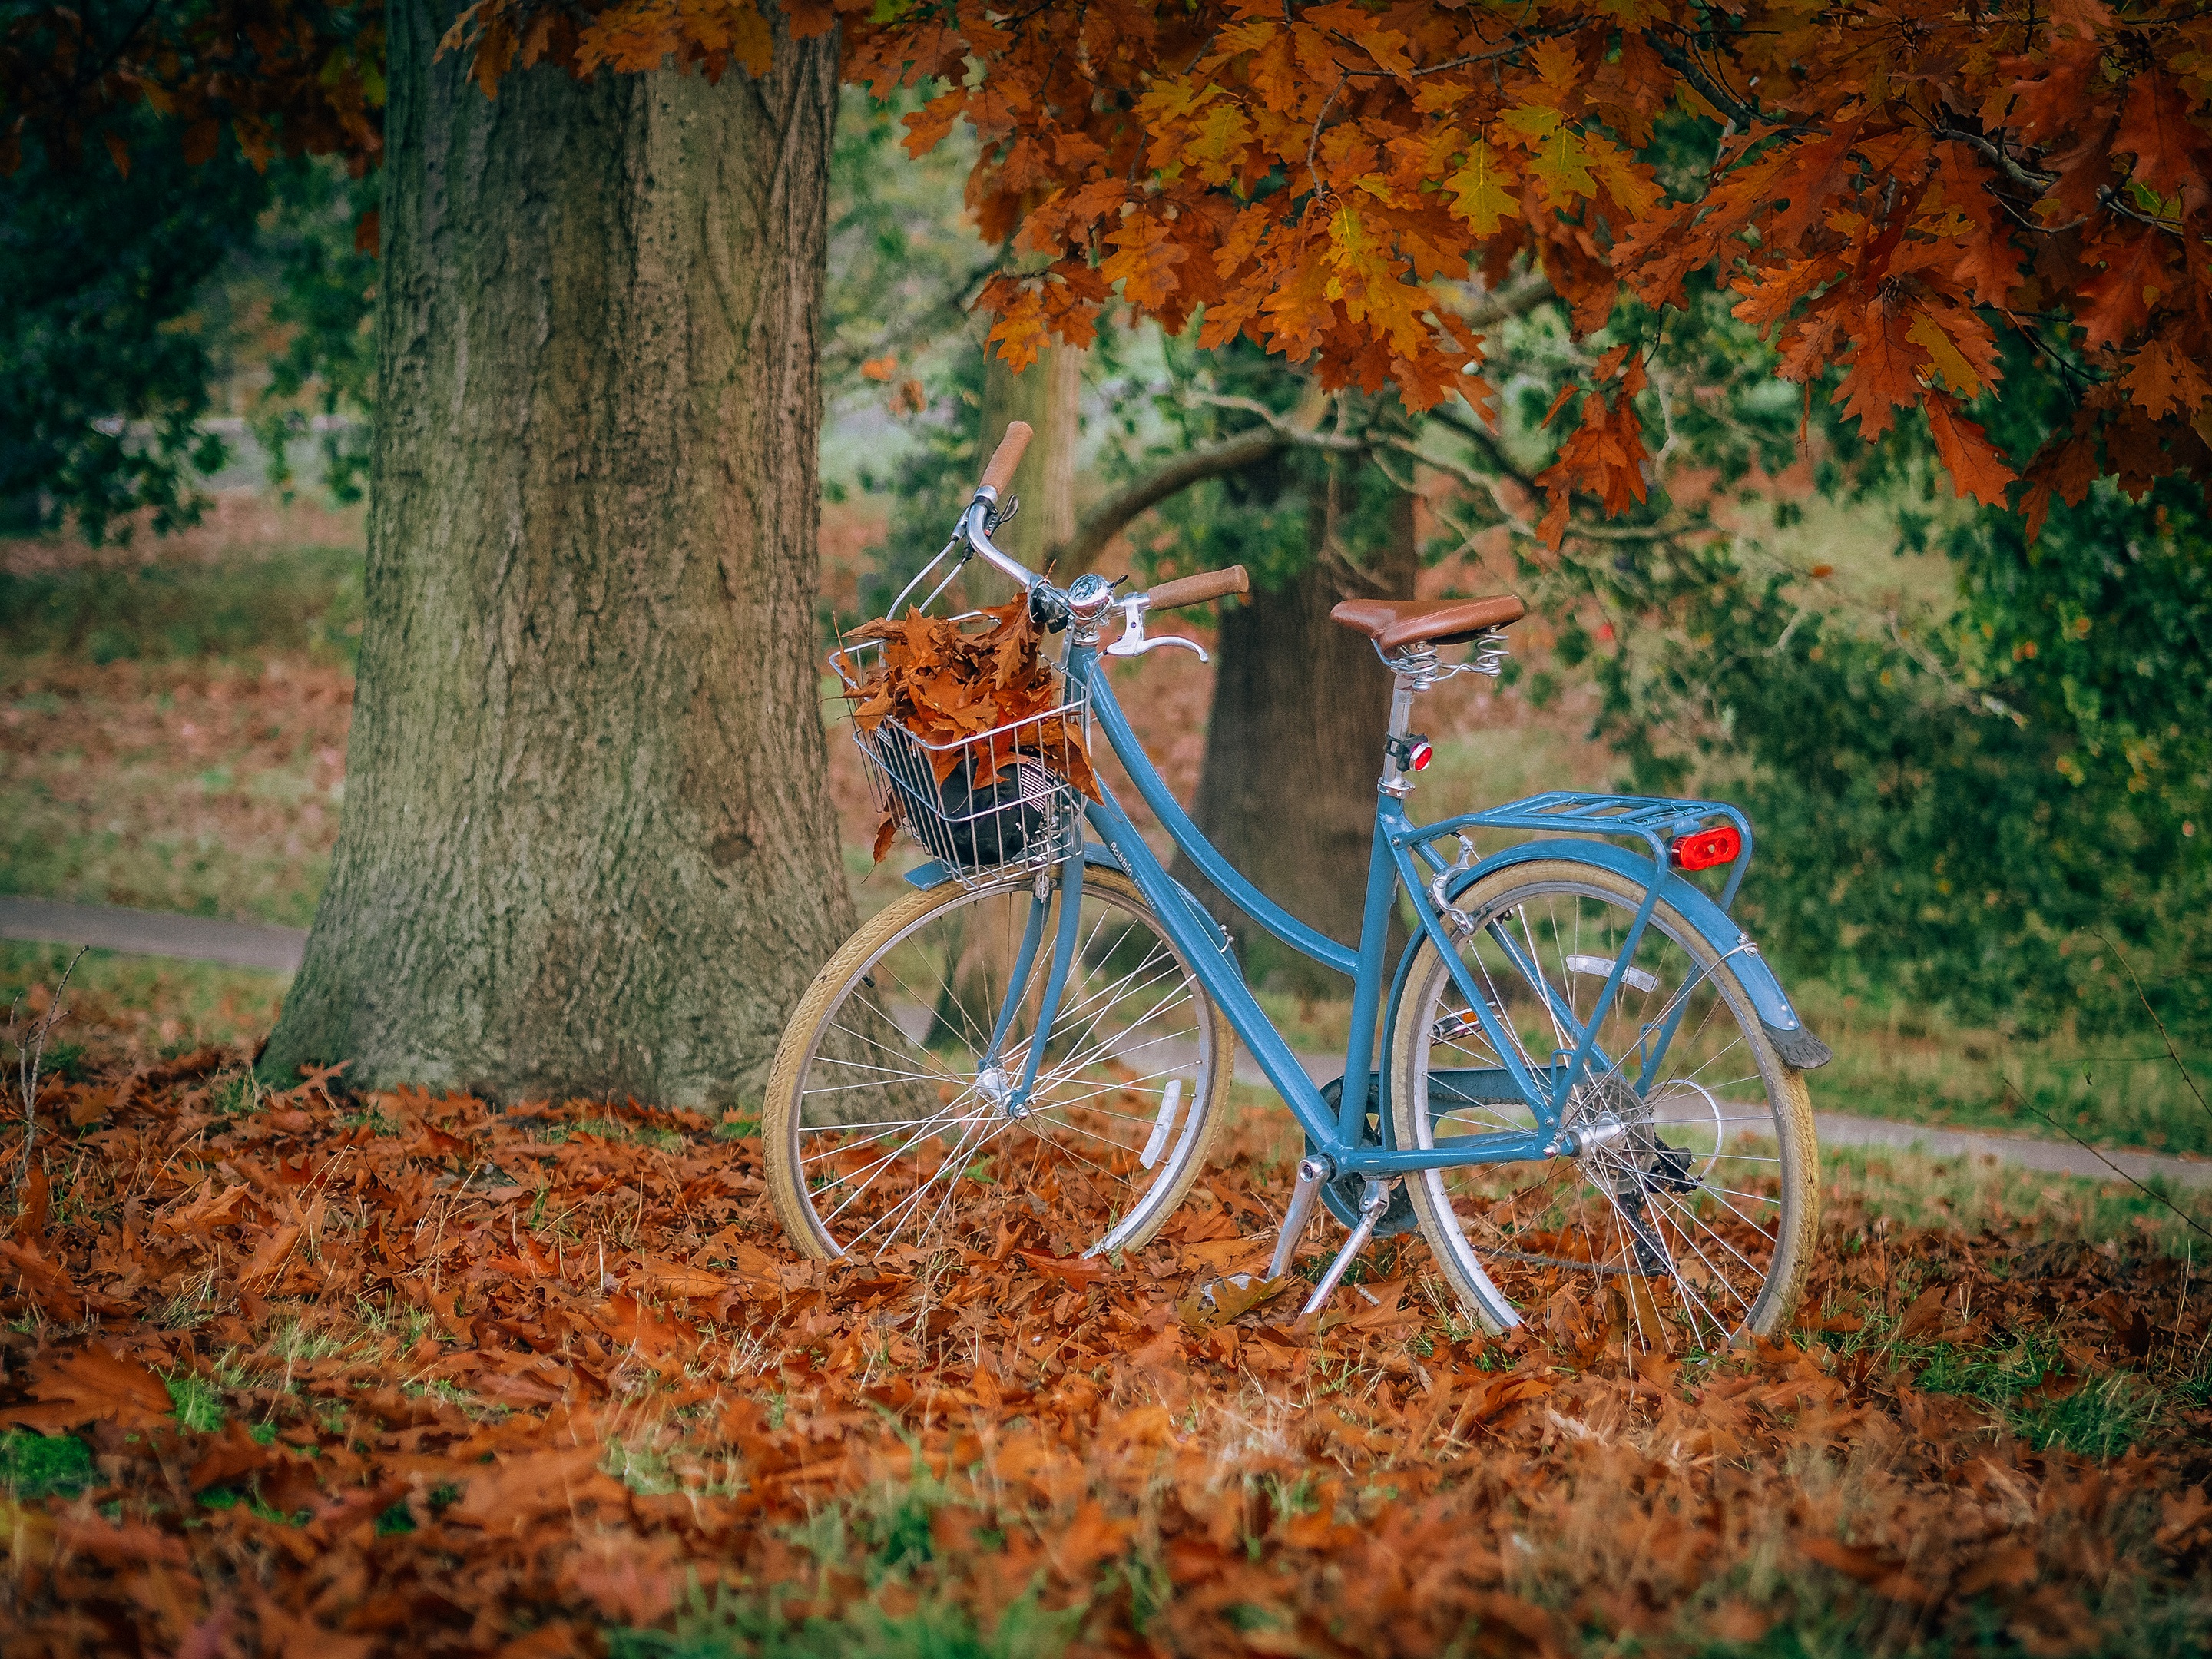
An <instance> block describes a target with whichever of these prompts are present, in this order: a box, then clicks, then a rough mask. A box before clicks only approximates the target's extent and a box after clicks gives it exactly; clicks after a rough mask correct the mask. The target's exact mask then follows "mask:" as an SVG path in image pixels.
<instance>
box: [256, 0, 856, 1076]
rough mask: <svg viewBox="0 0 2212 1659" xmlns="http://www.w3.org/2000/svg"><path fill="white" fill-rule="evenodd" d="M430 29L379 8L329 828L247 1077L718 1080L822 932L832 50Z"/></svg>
mask: <svg viewBox="0 0 2212 1659" xmlns="http://www.w3.org/2000/svg"><path fill="white" fill-rule="evenodd" d="M764 10H768V11H770V15H773V13H772V10H771V9H768V8H764ZM388 15H389V18H390V63H389V77H388V78H389V84H390V87H391V99H392V101H391V106H390V109H389V112H388V125H387V127H386V143H387V145H388V147H389V148H388V149H387V152H386V161H385V179H386V184H385V204H384V210H383V228H384V239H385V240H384V247H385V252H384V260H383V269H382V270H381V272H380V295H379V299H378V319H377V322H378V331H379V340H378V344H379V353H380V386H379V389H378V397H379V411H380V412H379V419H378V427H377V435H376V450H375V462H374V492H375V493H374V510H373V513H372V514H371V519H370V526H369V552H368V585H367V592H366V618H365V624H364V628H363V632H362V651H361V666H360V678H359V690H358V691H357V694H356V711H355V720H354V727H353V738H352V744H351V750H350V753H349V770H348V775H347V798H346V805H345V822H344V827H343V832H342V834H341V836H340V838H339V842H338V848H337V856H336V859H335V861H334V864H333V867H332V871H331V884H330V887H329V890H327V891H326V892H325V895H324V897H323V901H322V904H321V907H320V908H319V910H318V911H317V913H316V916H315V926H314V930H313V934H312V936H311V938H310V939H309V941H308V945H307V960H306V963H305V965H304V966H303V967H302V969H301V974H300V976H299V979H298V981H296V982H295V985H294V987H293V988H292V991H291V994H289V996H288V997H287V999H286V1000H285V1006H284V1013H283V1020H282V1021H281V1023H280V1024H279V1025H278V1028H277V1030H276V1035H275V1036H274V1037H273V1038H272V1039H271V1041H270V1048H269V1050H268V1053H267V1054H266V1056H265V1057H264V1073H265V1074H267V1075H270V1076H271V1077H272V1078H281V1079H289V1077H290V1076H292V1075H294V1074H295V1069H296V1067H297V1066H300V1065H301V1063H303V1062H307V1061H334V1060H341V1059H348V1060H351V1061H352V1062H353V1065H352V1068H351V1069H350V1070H349V1072H348V1073H346V1077H347V1080H348V1081H349V1082H352V1083H355V1084H370V1085H389V1084H396V1083H400V1082H416V1083H422V1084H425V1085H430V1086H433V1087H448V1086H452V1087H465V1088H471V1089H477V1090H482V1091H487V1092H489V1093H490V1094H492V1095H494V1096H495V1097H509V1098H512V1097H519V1096H532V1095H540V1096H551V1097H567V1096H581V1095H622V1094H625V1093H628V1094H635V1095H636V1096H637V1097H640V1098H641V1099H647V1100H653V1101H659V1102H665V1103H677V1104H687V1105H690V1104H704V1103H727V1102H732V1101H738V1100H744V1099H747V1098H750V1097H756V1096H757V1091H758V1089H759V1086H760V1083H761V1080H762V1079H763V1077H764V1075H765V1073H766V1069H767V1066H768V1063H769V1058H770V1055H771V1054H772V1052H773V1050H774V1048H775V1041H776V1037H777V1035H778V1032H779V1030H780V1029H781V1024H782V1022H783V1019H784V1016H785V1013H786V1012H787V1009H788V1008H789V1007H790V1006H792V1005H793V1003H794V1002H795V1001H796V1000H797V999H798V997H799V993H800V992H801V991H802V990H803V989H804V988H805V986H806V984H807V982H808V981H809V980H810V979H811V976H812V975H813V974H814V972H815V970H816V969H817V967H818V965H819V964H820V963H822V961H823V959H824V958H825V957H828V956H829V953H830V952H831V951H832V950H834V949H835V947H836V945H837V944H838V942H839V941H840V940H841V939H842V938H843V937H844V936H845V935H846V934H847V933H848V932H849V931H850V929H851V927H852V923H853V910H852V907H851V902H850V899H849V896H848V890H847V886H846V881H845V876H844V872H843V869H842V860H841V859H840V856H839V851H838V847H837V842H836V829H835V820H834V818H833V816H832V813H831V810H830V805H829V796H828V792H827V789H826V787H825V768H826V749H825V744H824V739H823V728H822V722H821V718H820V714H819V712H818V707H817V696H818V685H819V675H818V671H817V669H818V665H817V661H816V655H815V643H816V638H815V619H814V593H815V585H816V531H817V518H818V501H817V483H816V464H817V437H818V431H819V425H820V418H821V399H820V395H819V391H818V387H817V370H816V349H817V339H816V334H817V319H818V314H819V310H820V304H821V295H822V281H823V244H824V240H825V224H826V218H825V216H826V212H827V201H828V190H827V180H828V166H829V139H830V125H831V122H832V119H833V118H834V116H835V113H836V96H837V78H836V70H837V43H836V37H835V36H834V35H831V36H828V37H823V38H818V39H815V40H805V41H794V40H792V39H791V38H790V37H789V34H788V32H787V29H786V27H785V26H784V24H783V22H782V21H781V19H780V18H776V19H775V22H774V27H775V70H774V71H773V73H771V74H770V75H769V76H768V77H767V78H766V79H764V80H761V81H753V80H750V79H749V78H748V77H747V76H745V75H744V73H743V72H742V71H739V70H732V71H731V72H730V73H729V74H728V75H726V76H725V77H724V78H723V80H722V82H721V84H720V86H719V87H715V86H709V85H708V83H707V82H706V81H705V79H704V78H703V77H702V76H697V75H688V76H687V75H681V74H677V73H673V72H659V73H654V74H649V75H635V76H629V75H623V76H617V75H612V74H607V73H604V72H603V73H601V74H599V76H596V77H594V78H593V79H592V80H590V81H588V82H575V81H573V80H571V79H570V78H569V77H568V76H567V75H566V74H565V73H563V72H562V71H559V70H553V69H550V68H539V69H534V70H526V71H522V72H520V73H518V74H515V75H513V76H510V77H509V78H508V79H507V81H506V82H504V83H503V84H502V85H501V88H500V91H499V95H498V97H497V99H496V100H492V99H488V98H486V97H485V96H484V95H483V93H482V92H480V91H478V90H477V88H475V87H474V86H473V85H471V83H470V82H467V81H466V80H465V78H464V76H463V64H462V61H461V58H459V56H458V55H455V54H448V55H447V56H446V57H444V58H438V57H437V55H436V54H437V47H438V42H439V40H440V38H441V35H442V34H443V33H444V32H445V30H446V28H447V26H448V25H449V23H450V22H451V21H452V17H453V0H403V3H398V4H395V5H394V6H393V7H392V9H391V11H390V12H389V14H388Z"/></svg>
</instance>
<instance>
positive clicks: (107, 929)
mask: <svg viewBox="0 0 2212 1659" xmlns="http://www.w3.org/2000/svg"><path fill="white" fill-rule="evenodd" d="M0 939H37V940H49V941H52V942H55V943H59V944H65V945H95V946H97V947H99V948H100V949H101V950H106V951H131V952H133V953H135V954H137V955H141V956H157V957H189V958H192V959H195V960H197V961H201V962H220V963H228V965H229V966H231V967H234V968H266V969H275V970H276V971H278V972H280V973H288V974H289V973H295V972H296V971H298V969H299V966H300V956H301V951H303V950H304V949H305V948H306V945H307V933H306V932H305V931H304V930H302V929H301V928H297V927H258V926H255V925H254V924H252V923H251V922H242V921H210V919H208V918H206V917H204V916H178V915H162V914H160V913H158V912H155V911H151V910H125V909H122V908H118V907H116V906H114V905H106V904H58V903H55V902H52V900H49V899H27V898H0ZM1298 1060H1299V1062H1300V1063H1301V1064H1302V1065H1304V1067H1305V1068H1306V1071H1307V1073H1308V1074H1309V1075H1310V1076H1311V1077H1312V1078H1313V1079H1314V1080H1315V1081H1316V1083H1321V1082H1326V1081H1327V1080H1328V1079H1330V1078H1333V1077H1334V1076H1335V1075H1336V1074H1337V1073H1338V1072H1339V1071H1340V1070H1341V1069H1342V1068H1343V1064H1344V1062H1343V1060H1342V1059H1341V1058H1340V1057H1336V1056H1330V1055H1323V1054H1300V1055H1299V1056H1298ZM1237 1075H1238V1076H1239V1077H1242V1078H1246V1079H1253V1080H1255V1081H1256V1080H1258V1079H1260V1078H1261V1075H1262V1074H1261V1070H1260V1063H1259V1061H1258V1060H1255V1059H1254V1058H1253V1056H1252V1054H1251V1052H1250V1051H1249V1049H1244V1048H1239V1049H1238V1051H1237ZM1813 1121H1814V1127H1816V1128H1817V1129H1818V1131H1819V1133H1820V1140H1821V1143H1822V1144H1823V1145H1825V1146H1893V1147H1896V1148H1897V1149H1899V1151H1917V1152H1923V1153H1926V1154H1927V1155H1929V1157H1932V1158H1996V1159H1997V1160H1999V1161H2000V1162H2002V1163H2005V1164H2013V1165H2015V1167H2017V1168H2020V1169H2023V1170H2044V1171H2045V1172H2047V1173H2049V1174H2051V1175H2065V1176H2086V1177H2087V1178H2088V1179H2090V1180H2093V1181H2111V1180H2114V1179H2116V1178H2117V1177H2116V1176H2114V1175H2113V1173H2112V1165H2118V1167H2119V1169H2121V1170H2124V1171H2125V1172H2126V1173H2127V1174H2128V1175H2130V1176H2133V1177H2134V1178H2135V1179H2136V1180H2137V1181H2148V1180H2149V1179H2151V1177H2152V1176H2165V1177H2166V1179H2167V1180H2168V1181H2171V1182H2173V1184H2174V1185H2176V1186H2177V1187H2189V1188H2212V1158H2169V1157H2166V1156H2165V1155H2163V1154H2161V1153H2157V1152H2117V1151H2115V1152H2107V1153H2106V1154H2105V1155H2104V1157H2105V1158H2110V1159H2111V1160H2112V1165H2108V1164H2106V1162H2105V1161H2104V1158H2100V1157H2099V1156H2098V1155H2097V1154H2096V1153H2094V1152H2089V1151H2087V1150H2086V1149H2085V1148H2082V1147H2080V1146H2075V1145H2074V1144H2073V1143H2072V1142H2071V1141H2065V1140H2044V1139H2038V1138H2036V1137H2034V1136H2032V1135H2014V1134H2000V1133H1992V1132H1990V1131H1987V1130H1972V1129H1937V1128H1930V1127H1927V1126H1925V1125H1923V1124H1918V1123H1911V1122H1905V1121H1900V1120H1898V1119H1893V1118H1878V1117H1847V1116H1844V1115H1843V1114H1841V1113H1838V1112H1816V1113H1814V1116H1813Z"/></svg>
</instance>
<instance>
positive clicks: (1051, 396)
mask: <svg viewBox="0 0 2212 1659" xmlns="http://www.w3.org/2000/svg"><path fill="white" fill-rule="evenodd" d="M984 349H985V350H986V351H987V353H988V354H989V355H988V356H987V357H986V358H985V360H984V365H983V453H985V454H986V455H987V454H989V453H991V452H992V451H993V450H994V449H996V448H997V447H999V440H1000V438H1003V437H1004V436H1006V422H1009V421H1027V422H1029V423H1030V425H1031V426H1032V427H1034V428H1036V438H1035V439H1033V440H1032V441H1030V447H1029V453H1027V454H1025V455H1024V456H1023V457H1022V464H1021V465H1019V466H1018V467H1017V468H1015V469H1014V480H1013V483H1012V486H1011V493H1012V494H1013V495H1018V496H1020V497H1021V501H1022V510H1021V511H1020V512H1019V513H1017V514H1015V515H1014V520H1013V522H1012V523H1011V524H1009V525H1007V526H1006V529H1005V530H1004V531H1003V532H1000V533H999V534H997V535H994V537H993V538H992V539H993V540H994V541H995V542H997V543H998V544H999V545H1000V547H1002V548H1004V549H1006V551H1007V552H1009V553H1011V554H1012V555H1013V556H1015V557H1016V558H1018V559H1019V560H1020V561H1021V562H1023V563H1024V564H1025V565H1028V566H1029V567H1030V568H1031V569H1032V570H1036V569H1042V568H1043V566H1044V562H1045V559H1046V556H1048V553H1049V551H1050V550H1052V549H1053V548H1054V547H1057V546H1058V545H1060V544H1061V543H1063V542H1065V541H1066V540H1067V539H1068V538H1070V537H1072V536H1073V535H1074V533H1075V453H1076V449H1077V447H1078V444H1079V441H1080V440H1081V438H1082V416H1083V359H1084V356H1085V354H1084V353H1083V352H1082V351H1081V350H1079V349H1077V348H1076V347H1074V346H1071V345H1066V344H1063V343H1061V342H1060V341H1058V340H1054V341H1052V342H1050V343H1048V344H1047V345H1046V346H1045V348H1044V350H1043V352H1042V355H1040V356H1038V358H1037V360H1036V362H1033V363H1031V364H1030V366H1029V367H1028V368H1025V369H1024V370H1023V371H1022V372H1021V373H1020V374H1015V373H1014V372H1013V371H1012V369H1010V368H1007V367H1006V361H1005V359H1003V358H1001V357H1000V356H999V349H998V348H997V347H996V346H986V347H985V348H984ZM1079 574H1082V573H1081V572H1079V571H1076V570H1055V571H1054V572H1053V580H1055V581H1058V582H1061V583H1066V582H1069V581H1073V580H1074V579H1075V578H1076V577H1077V576H1078V575H1079Z"/></svg>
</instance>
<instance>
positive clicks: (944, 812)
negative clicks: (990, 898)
mask: <svg viewBox="0 0 2212 1659" xmlns="http://www.w3.org/2000/svg"><path fill="white" fill-rule="evenodd" d="M877 752H878V754H879V755H880V756H881V757H882V758H883V762H884V768H885V769H887V770H888V771H889V772H890V775H891V779H892V781H893V783H894V784H896V787H897V789H898V793H899V796H900V800H899V810H900V811H901V812H902V814H903V815H904V816H905V817H906V819H907V823H908V825H909V827H911V828H913V829H915V831H916V832H917V834H918V835H919V836H920V839H921V842H922V844H923V845H924V846H926V847H927V848H929V849H930V851H932V852H933V853H935V854H938V855H939V857H943V856H944V855H945V854H946V853H947V852H948V851H949V852H950V854H951V858H952V861H953V862H954V863H955V864H957V865H958V866H960V867H961V868H962V869H963V870H987V869H990V868H992V867H993V866H996V865H1000V864H1012V862H1013V861H1014V860H1016V859H1018V858H1019V857H1021V856H1022V854H1023V853H1024V851H1025V850H1026V849H1027V848H1029V846H1030V843H1031V842H1033V841H1035V840H1036V837H1037V836H1039V835H1041V834H1042V833H1043V831H1044V830H1045V829H1046V828H1047V822H1048V821H1047V817H1046V811H1047V809H1048V807H1049V806H1050V805H1051V803H1052V799H1053V797H1054V794H1055V793H1057V792H1058V785H1057V784H1056V783H1055V781H1054V778H1053V775H1052V774H1051V773H1050V772H1048V770H1046V769H1045V768H1044V767H1043V766H1042V764H1041V763H1038V762H1036V761H1034V760H1031V759H1029V758H1028V757H1024V758H1022V759H1020V760H1018V761H1016V762H1015V763H1013V764H1012V765H1011V766H1001V767H1000V769H999V775H998V777H997V779H996V780H995V781H994V782H992V783H991V784H990V785H989V786H988V787H986V788H982V789H978V788H976V787H975V781H974V780H975V767H974V764H973V762H972V761H971V759H970V757H968V756H966V755H963V756H962V757H960V763H959V764H958V765H957V766H956V767H954V768H953V769H952V770H951V772H950V773H948V774H947V775H946V776H945V781H944V782H943V783H942V784H939V783H938V782H937V781H936V779H935V777H934V775H933V772H932V770H931V768H930V764H929V757H928V756H927V754H925V753H924V752H923V751H922V750H921V746H920V745H919V744H916V743H915V741H914V739H913V738H912V737H911V736H910V735H908V732H905V731H904V730H903V729H902V728H901V727H899V726H896V725H893V724H891V723H890V721H885V722H884V725H883V726H881V727H880V728H879V729H878V748H877Z"/></svg>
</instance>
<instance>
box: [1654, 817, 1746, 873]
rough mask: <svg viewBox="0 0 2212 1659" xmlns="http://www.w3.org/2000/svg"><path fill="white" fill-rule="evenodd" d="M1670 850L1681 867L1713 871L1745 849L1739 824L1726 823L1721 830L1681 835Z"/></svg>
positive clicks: (1675, 838)
mask: <svg viewBox="0 0 2212 1659" xmlns="http://www.w3.org/2000/svg"><path fill="white" fill-rule="evenodd" d="M1667 851H1668V854H1670V855H1671V856H1672V857H1673V859H1674V867H1675V868H1676V869H1678V870H1710V869H1711V868H1712V867H1713V866H1715V865H1717V864H1733V863H1735V858H1736V854H1739V853H1741V852H1742V851H1743V836H1741V834H1740V833H1738V831H1737V829H1736V827H1735V825H1734V824H1732V823H1724V824H1723V825H1721V827H1720V828H1719V829H1700V830H1699V831H1698V832H1697V833H1696V834H1694V835H1688V836H1675V837H1674V840H1673V841H1672V842H1668V847H1667Z"/></svg>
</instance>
